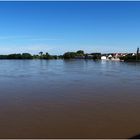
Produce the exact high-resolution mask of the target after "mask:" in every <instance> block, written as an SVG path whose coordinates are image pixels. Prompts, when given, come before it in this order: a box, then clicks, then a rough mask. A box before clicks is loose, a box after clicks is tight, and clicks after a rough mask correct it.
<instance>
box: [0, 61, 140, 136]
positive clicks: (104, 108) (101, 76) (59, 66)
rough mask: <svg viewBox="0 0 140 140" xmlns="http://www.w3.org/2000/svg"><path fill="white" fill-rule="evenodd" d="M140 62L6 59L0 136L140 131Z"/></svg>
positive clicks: (0, 75) (0, 85)
mask: <svg viewBox="0 0 140 140" xmlns="http://www.w3.org/2000/svg"><path fill="white" fill-rule="evenodd" d="M139 124H140V63H125V62H112V61H92V60H67V61H66V60H65V61H64V60H0V138H130V137H132V136H134V135H137V134H140V125H139Z"/></svg>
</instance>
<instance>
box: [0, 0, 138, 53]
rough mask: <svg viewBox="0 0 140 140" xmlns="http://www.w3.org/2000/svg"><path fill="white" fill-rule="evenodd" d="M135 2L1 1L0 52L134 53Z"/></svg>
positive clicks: (135, 29) (135, 35) (136, 24)
mask: <svg viewBox="0 0 140 140" xmlns="http://www.w3.org/2000/svg"><path fill="white" fill-rule="evenodd" d="M137 46H140V2H119V1H118V2H103V1H102V2H91V1H89V2H76V1H75V2H74V1H73V2H72V1H71V2H64V1H63V2H62V1H61V2H57V1H55V2H47V1H46V2H25V1H24V2H10V1H9V2H0V54H9V53H22V52H30V53H32V54H34V53H38V52H40V51H43V52H49V53H51V54H63V53H64V52H66V51H76V50H79V49H82V50H85V52H88V53H90V52H102V53H106V52H135V51H136V48H137Z"/></svg>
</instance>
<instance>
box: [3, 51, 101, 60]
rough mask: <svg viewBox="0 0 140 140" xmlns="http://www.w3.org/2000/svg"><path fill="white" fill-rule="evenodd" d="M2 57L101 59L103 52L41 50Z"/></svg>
mask: <svg viewBox="0 0 140 140" xmlns="http://www.w3.org/2000/svg"><path fill="white" fill-rule="evenodd" d="M0 59H101V53H91V54H85V53H84V51H83V50H78V51H77V52H66V53H64V54H63V55H50V54H49V53H48V52H47V53H45V54H44V53H43V52H39V54H37V55H31V54H30V53H22V54H21V53H18V54H8V55H0Z"/></svg>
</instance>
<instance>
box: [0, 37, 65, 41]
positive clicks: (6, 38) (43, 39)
mask: <svg viewBox="0 0 140 140" xmlns="http://www.w3.org/2000/svg"><path fill="white" fill-rule="evenodd" d="M9 39H10V40H11V39H13V40H15V39H20V40H32V41H45V40H46V41H47V40H50V41H51V40H52V41H55V40H63V39H62V38H48V37H34V36H0V40H9Z"/></svg>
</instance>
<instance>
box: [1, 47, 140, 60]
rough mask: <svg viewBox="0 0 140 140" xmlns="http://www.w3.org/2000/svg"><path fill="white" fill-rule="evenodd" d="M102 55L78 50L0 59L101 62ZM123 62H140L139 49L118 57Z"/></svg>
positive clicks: (8, 56) (11, 55)
mask: <svg viewBox="0 0 140 140" xmlns="http://www.w3.org/2000/svg"><path fill="white" fill-rule="evenodd" d="M101 56H102V54H101V53H90V54H88V53H85V52H84V51H83V50H78V51H76V52H66V53H64V54H63V55H50V54H49V53H48V52H46V53H43V52H39V54H36V55H32V54H30V53H22V54H21V53H15V54H8V55H0V59H93V60H100V59H101ZM118 58H119V59H120V60H121V61H134V62H136V61H137V62H140V54H139V49H138V50H137V53H136V54H134V55H132V53H130V54H126V55H125V56H119V57H118Z"/></svg>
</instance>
